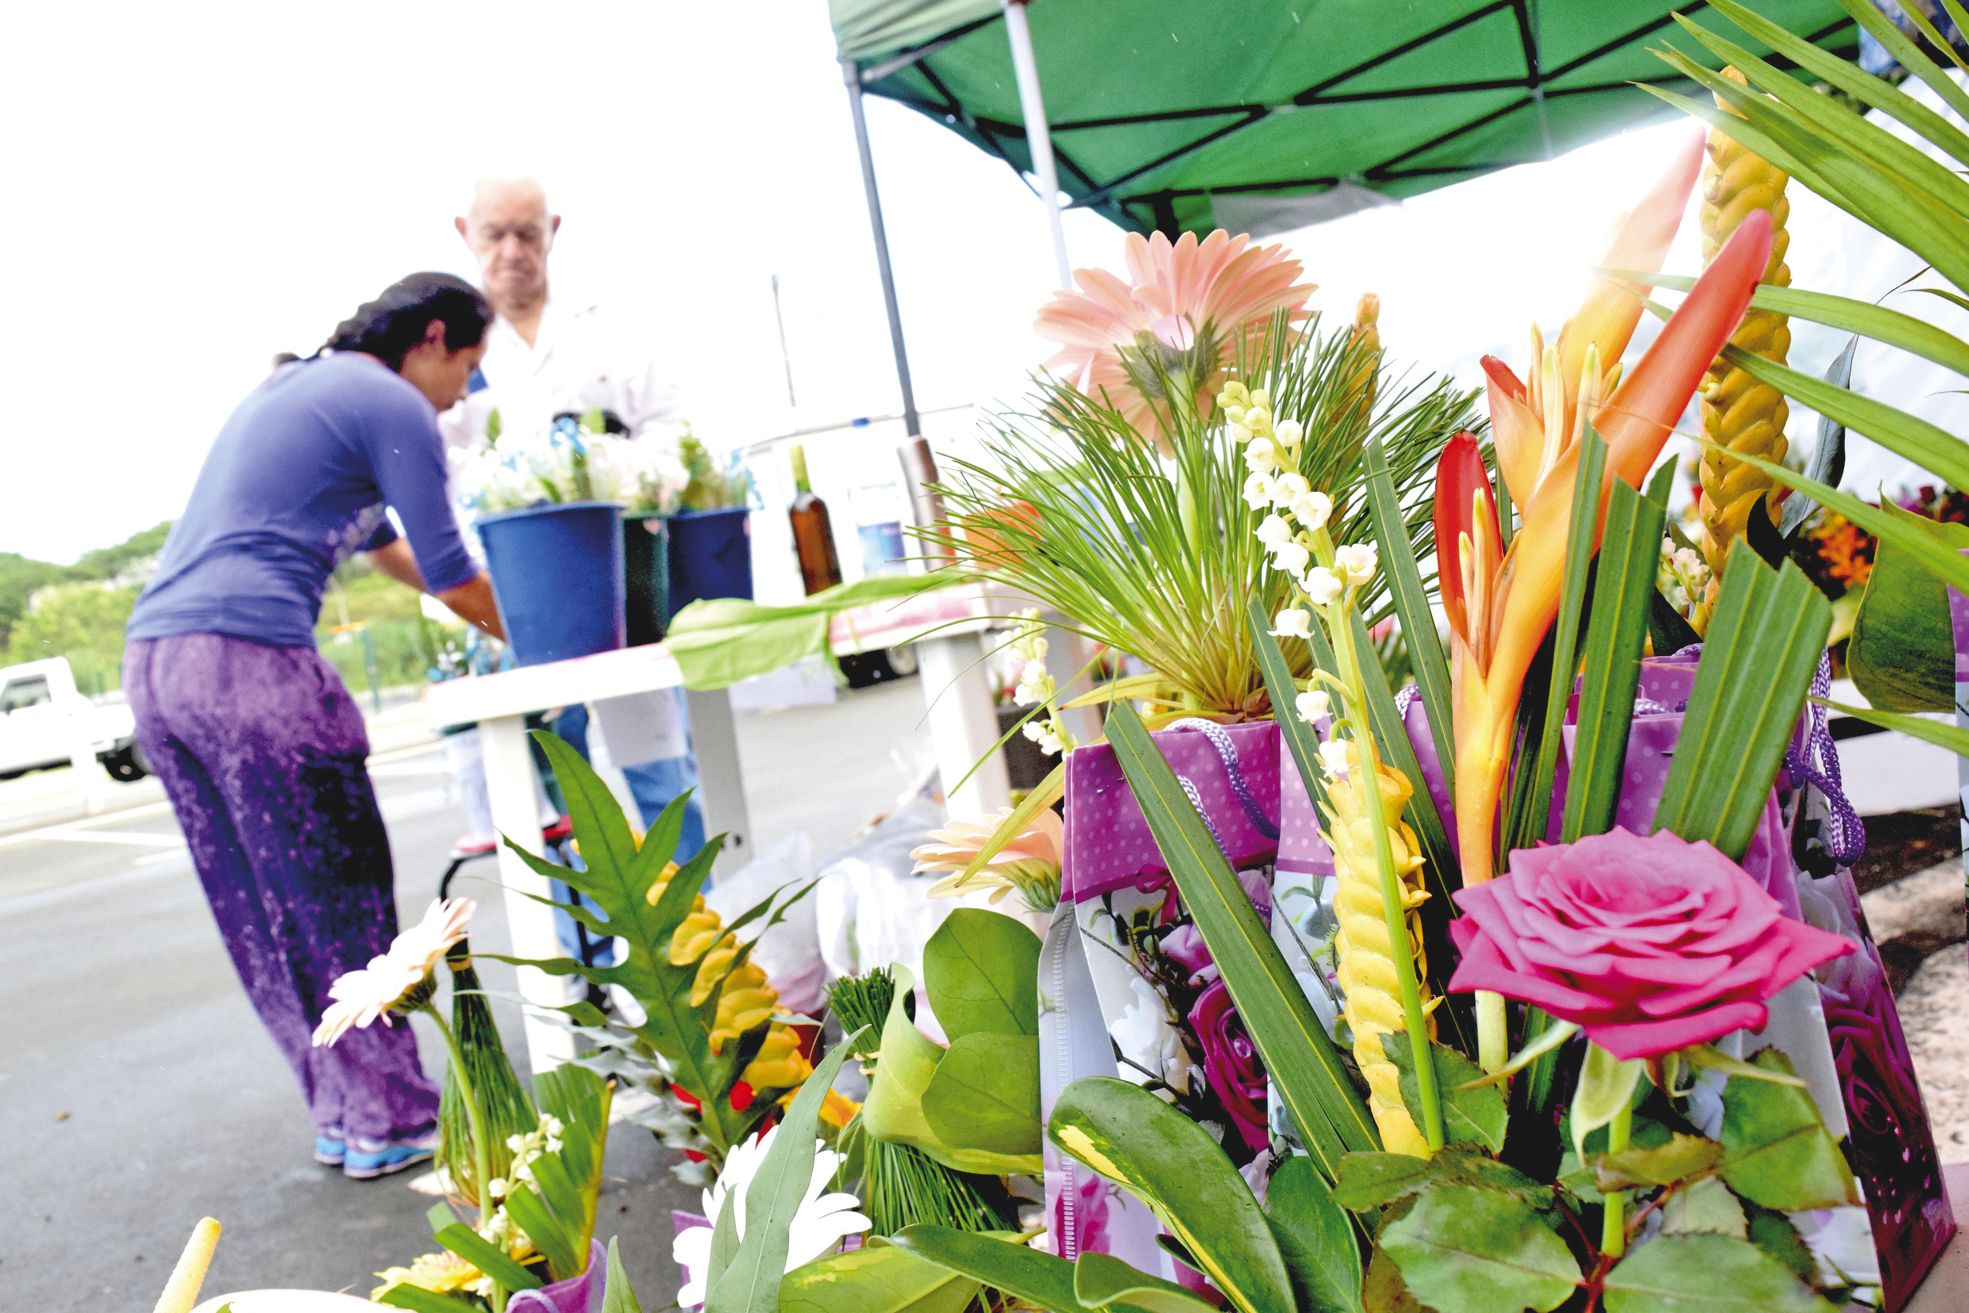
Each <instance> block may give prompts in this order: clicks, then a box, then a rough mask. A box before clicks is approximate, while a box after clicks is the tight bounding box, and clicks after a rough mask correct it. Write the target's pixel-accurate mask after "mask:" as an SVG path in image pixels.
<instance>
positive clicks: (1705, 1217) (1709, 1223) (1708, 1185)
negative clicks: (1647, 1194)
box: [1661, 1176, 1750, 1240]
mask: <svg viewBox="0 0 1969 1313" xmlns="http://www.w3.org/2000/svg"><path fill="white" fill-rule="evenodd" d="M1661 1229H1662V1232H1663V1234H1665V1235H1723V1236H1733V1237H1735V1238H1736V1239H1738V1240H1742V1239H1744V1238H1745V1237H1746V1236H1748V1235H1749V1233H1750V1228H1749V1224H1748V1222H1747V1220H1746V1219H1745V1217H1744V1215H1743V1203H1742V1202H1741V1201H1740V1200H1739V1199H1738V1198H1737V1197H1736V1196H1735V1195H1733V1194H1731V1193H1730V1187H1729V1186H1727V1185H1724V1184H1723V1183H1722V1182H1721V1181H1719V1180H1717V1179H1716V1178H1715V1177H1713V1176H1710V1177H1705V1178H1703V1179H1702V1180H1700V1181H1697V1182H1696V1183H1695V1184H1693V1185H1689V1186H1685V1187H1684V1188H1682V1189H1680V1190H1676V1191H1674V1192H1673V1193H1671V1194H1670V1195H1669V1196H1668V1198H1667V1199H1666V1200H1665V1201H1663V1203H1662V1205H1661Z"/></svg>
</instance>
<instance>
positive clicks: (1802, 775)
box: [1784, 653, 1866, 866]
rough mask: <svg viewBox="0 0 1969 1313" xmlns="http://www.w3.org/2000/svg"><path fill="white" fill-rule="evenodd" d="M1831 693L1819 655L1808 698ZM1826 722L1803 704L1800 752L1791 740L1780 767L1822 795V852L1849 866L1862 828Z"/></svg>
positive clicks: (1820, 711)
mask: <svg viewBox="0 0 1969 1313" xmlns="http://www.w3.org/2000/svg"><path fill="white" fill-rule="evenodd" d="M1831 692H1832V659H1831V657H1830V656H1829V655H1827V654H1825V653H1821V654H1820V656H1819V668H1818V669H1817V670H1816V671H1815V672H1813V675H1812V693H1811V696H1812V697H1814V698H1823V697H1826V696H1828V695H1829V694H1830V693H1831ZM1828 720H1829V717H1828V715H1827V713H1826V709H1825V707H1824V706H1823V705H1821V704H1820V703H1817V702H1808V703H1807V704H1806V707H1805V742H1804V745H1803V750H1802V751H1801V750H1800V747H1799V744H1798V741H1797V739H1796V738H1795V737H1794V738H1793V740H1792V742H1791V744H1790V745H1788V746H1787V747H1786V748H1785V750H1784V767H1785V770H1786V771H1788V772H1790V774H1791V776H1792V777H1793V778H1794V779H1803V780H1805V781H1807V782H1809V783H1811V784H1812V785H1814V786H1816V787H1817V789H1818V791H1819V792H1820V793H1823V794H1824V795H1825V798H1826V803H1827V810H1828V812H1829V813H1830V815H1829V816H1828V817H1827V819H1826V844H1825V847H1826V852H1827V853H1829V854H1830V855H1831V856H1832V858H1833V860H1835V861H1837V862H1839V863H1840V864H1841V865H1842V866H1850V865H1852V864H1853V863H1854V862H1857V861H1858V860H1859V859H1860V853H1861V852H1863V851H1864V850H1865V848H1866V826H1865V825H1864V824H1863V823H1862V822H1861V820H1860V815H1859V813H1858V812H1856V811H1854V810H1853V804H1852V803H1850V802H1848V801H1847V800H1846V788H1845V784H1844V782H1843V781H1842V779H1841V777H1840V771H1839V750H1838V749H1837V748H1836V747H1834V746H1833V742H1832V729H1831V726H1830V725H1829V724H1828V723H1827V722H1828Z"/></svg>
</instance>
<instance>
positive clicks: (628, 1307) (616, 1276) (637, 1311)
mask: <svg viewBox="0 0 1969 1313" xmlns="http://www.w3.org/2000/svg"><path fill="white" fill-rule="evenodd" d="M606 1270H607V1273H608V1283H607V1284H606V1285H604V1286H603V1287H602V1313H643V1306H642V1304H641V1303H639V1302H638V1301H637V1299H636V1291H635V1288H634V1287H633V1286H631V1285H630V1284H629V1273H628V1272H626V1271H625V1270H623V1267H622V1255H621V1254H619V1253H617V1252H616V1245H615V1237H614V1236H610V1237H609V1239H608V1268H607V1269H606Z"/></svg>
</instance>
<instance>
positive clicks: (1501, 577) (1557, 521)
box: [1435, 137, 1771, 884]
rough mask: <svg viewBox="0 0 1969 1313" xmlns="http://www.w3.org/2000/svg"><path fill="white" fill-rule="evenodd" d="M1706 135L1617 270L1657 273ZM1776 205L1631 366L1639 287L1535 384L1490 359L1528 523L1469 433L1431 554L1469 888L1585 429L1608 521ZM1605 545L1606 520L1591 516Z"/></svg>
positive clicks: (1546, 607)
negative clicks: (1448, 666) (1598, 456)
mask: <svg viewBox="0 0 1969 1313" xmlns="http://www.w3.org/2000/svg"><path fill="white" fill-rule="evenodd" d="M1701 144H1702V140H1701V138H1700V137H1698V138H1696V139H1695V141H1694V145H1695V147H1696V149H1695V150H1694V151H1693V152H1692V153H1691V155H1690V157H1689V158H1688V159H1687V160H1685V161H1683V162H1682V164H1681V165H1680V166H1679V167H1678V168H1677V169H1675V170H1673V171H1672V172H1671V173H1670V175H1669V176H1668V178H1667V179H1665V180H1664V182H1663V183H1662V184H1661V185H1660V186H1658V187H1657V188H1656V189H1655V190H1654V191H1653V192H1652V193H1651V194H1650V195H1649V197H1648V198H1647V200H1646V201H1645V202H1644V203H1643V204H1642V205H1641V206H1640V207H1638V208H1637V209H1636V210H1635V211H1634V213H1633V214H1632V215H1631V216H1630V217H1629V219H1628V221H1627V223H1626V224H1625V226H1624V227H1623V228H1622V230H1621V233H1620V235H1619V236H1618V237H1616V238H1615V241H1614V245H1613V248H1612V250H1611V251H1610V252H1609V254H1608V257H1607V265H1608V266H1609V267H1617V268H1626V269H1633V270H1653V269H1655V268H1657V267H1659V265H1660V262H1661V259H1662V257H1663V255H1664V254H1665V253H1666V252H1667V249H1668V244H1669V242H1670V240H1671V239H1672V238H1673V237H1674V235H1675V227H1676V223H1677V221H1678V220H1679V219H1680V216H1681V211H1682V208H1683V206H1684V204H1685V202H1686V200H1687V197H1688V193H1689V189H1690V188H1691V187H1692V186H1693V185H1694V183H1695V174H1696V165H1697V163H1698V162H1699V161H1700V158H1701ZM1770 244H1771V227H1770V221H1769V216H1768V215H1763V214H1755V215H1752V216H1750V218H1748V219H1746V220H1745V221H1744V222H1743V223H1742V224H1741V225H1739V226H1738V228H1737V231H1736V233H1735V235H1734V236H1732V237H1731V239H1730V241H1729V243H1728V244H1727V245H1725V246H1724V248H1723V249H1722V250H1721V251H1720V252H1719V253H1718V254H1717V256H1716V258H1715V259H1714V260H1713V261H1712V262H1711V263H1710V266H1709V268H1708V270H1707V271H1705V272H1704V274H1703V275H1702V277H1701V279H1700V280H1698V281H1697V283H1696V285H1695V288H1694V289H1693V290H1692V291H1691V292H1690V293H1689V295H1688V297H1687V298H1686V299H1685V300H1684V301H1683V302H1682V305H1681V306H1680V308H1678V309H1677V310H1676V312H1675V314H1674V315H1673V316H1672V317H1671V318H1670V319H1669V321H1668V323H1667V324H1666V325H1665V326H1664V327H1663V328H1662V331H1661V336H1660V337H1658V338H1656V339H1655V342H1654V345H1652V346H1651V347H1649V348H1648V350H1647V351H1646V352H1645V353H1644V354H1643V355H1642V357H1641V359H1640V361H1639V362H1638V363H1637V364H1636V365H1635V366H1634V368H1633V369H1632V370H1631V371H1629V372H1627V373H1626V374H1624V375H1623V374H1622V373H1621V372H1620V370H1619V366H1618V361H1619V360H1620V357H1621V353H1622V352H1623V351H1625V350H1626V347H1627V341H1628V338H1629V336H1630V335H1631V334H1632V333H1633V331H1634V325H1635V321H1636V320H1637V319H1638V317H1639V314H1640V304H1639V301H1638V300H1637V299H1636V298H1635V297H1634V295H1633V291H1634V289H1633V288H1631V287H1629V286H1624V285H1622V284H1618V283H1613V282H1611V281H1607V280H1602V281H1601V283H1600V284H1599V285H1598V286H1596V289H1595V290H1594V292H1593V293H1592V294H1591V295H1590V296H1589V297H1588V299H1587V302H1586V305H1585V306H1584V307H1583V308H1582V309H1581V310H1580V312H1579V314H1577V315H1575V316H1574V317H1573V318H1572V319H1571V320H1570V321H1568V323H1567V324H1566V326H1565V328H1564V330H1563V331H1561V333H1560V335H1559V340H1558V342H1557V344H1556V345H1554V346H1551V347H1543V348H1542V349H1541V350H1540V356H1541V357H1542V358H1541V359H1539V360H1536V361H1534V362H1533V364H1534V371H1533V374H1532V377H1533V380H1534V381H1533V384H1532V385H1531V386H1529V387H1528V386H1527V385H1526V384H1525V383H1523V382H1521V381H1520V380H1519V379H1518V377H1517V376H1516V375H1515V374H1513V373H1512V372H1511V371H1510V370H1509V369H1508V368H1506V367H1505V365H1504V364H1503V362H1501V361H1499V360H1496V359H1494V358H1489V357H1486V358H1485V360H1484V368H1485V370H1486V372H1487V373H1488V374H1489V378H1490V409H1491V436H1492V441H1493V442H1494V443H1495V445H1496V450H1497V463H1498V466H1499V468H1501V469H1502V470H1503V472H1504V481H1505V484H1506V486H1507V487H1508V488H1509V489H1510V492H1511V498H1512V500H1513V501H1514V502H1516V503H1517V505H1518V508H1519V514H1520V516H1521V523H1520V525H1519V529H1518V533H1517V535H1516V537H1515V538H1513V540H1512V542H1511V546H1510V548H1509V550H1508V551H1507V550H1505V549H1504V548H1503V546H1502V535H1501V534H1500V533H1499V530H1498V523H1497V508H1496V505H1495V503H1494V502H1493V500H1492V498H1491V490H1490V487H1489V484H1488V482H1487V481H1486V480H1485V478H1484V470H1483V463H1482V459H1481V457H1480V455H1479V453H1478V450H1477V444H1476V441H1475V439H1474V438H1472V437H1470V436H1469V435H1468V434H1459V435H1458V436H1457V437H1456V438H1455V439H1453V440H1452V441H1451V442H1450V444H1449V447H1448V449H1447V450H1446V451H1445V452H1444V453H1443V457H1442V460H1441V462H1440V464H1439V466H1438V469H1437V483H1436V508H1435V510H1436V552H1437V557H1438V565H1439V577H1440V579H1441V586H1442V599H1443V609H1444V611H1445V613H1446V614H1447V616H1448V619H1449V625H1450V648H1451V653H1452V661H1453V665H1452V679H1453V682H1454V694H1453V696H1454V702H1455V712H1454V719H1455V725H1454V730H1455V733H1454V738H1455V743H1456V824H1457V832H1458V834H1457V841H1458V847H1459V848H1460V850H1461V851H1460V854H1459V855H1460V857H1461V859H1462V864H1463V880H1464V883H1465V884H1481V883H1482V882H1483V881H1485V880H1488V879H1489V878H1490V877H1491V874H1492V862H1493V857H1494V854H1493V852H1492V847H1493V839H1494V835H1495V827H1496V821H1497V804H1498V799H1499V796H1500V795H1501V793H1502V791H1503V784H1504V779H1505V776H1506V773H1507V772H1508V770H1509V768H1510V755H1511V734H1512V730H1513V727H1514V726H1515V725H1516V723H1517V711H1518V702H1519V698H1520V697H1521V695H1522V692H1523V688H1524V681H1525V675H1526V672H1527V671H1528V670H1529V669H1530V668H1531V663H1532V659H1533V657H1534V656H1535V655H1536V653H1537V651H1538V647H1539V644H1540V643H1542V642H1543V641H1544V639H1545V634H1546V632H1547V631H1548V630H1549V629H1551V627H1552V622H1553V619H1554V617H1555V616H1556V615H1557V614H1558V609H1559V590H1560V584H1561V582H1562V575H1563V573H1564V568H1563V567H1564V563H1565V559H1566V550H1567V541H1568V539H1569V538H1570V536H1571V532H1570V531H1571V517H1572V500H1573V487H1574V483H1575V481H1576V480H1577V478H1578V466H1579V446H1578V444H1579V439H1580V436H1581V434H1582V432H1583V431H1584V427H1585V424H1586V422H1587V421H1588V420H1589V419H1590V420H1591V422H1592V424H1593V427H1594V429H1595V430H1596V431H1597V432H1598V433H1599V435H1600V436H1601V438H1603V439H1604V440H1605V441H1606V444H1607V463H1606V471H1605V473H1604V474H1603V476H1602V486H1601V490H1600V499H1599V502H1600V509H1599V515H1600V517H1601V522H1603V521H1604V517H1605V515H1606V505H1607V494H1608V489H1609V488H1610V487H1611V485H1612V481H1613V480H1614V479H1619V480H1621V481H1622V482H1624V483H1626V484H1627V485H1628V486H1630V487H1638V486H1640V484H1641V481H1642V480H1643V479H1645V478H1646V477H1647V473H1648V470H1649V468H1650V467H1652V466H1653V464H1654V462H1655V458H1656V457H1657V456H1659V455H1660V454H1661V449H1662V447H1663V445H1664V444H1665V443H1666V442H1667V441H1668V435H1669V433H1670V431H1671V426H1672V425H1674V423H1675V421H1676V420H1677V419H1678V418H1679V417H1680V416H1681V414H1682V411H1683V409H1684V408H1685V407H1686V406H1687V405H1688V403H1689V398H1690V397H1691V396H1692V395H1693V394H1694V392H1695V389H1696V386H1697V384H1699V383H1700V382H1701V381H1702V375H1703V370H1704V369H1706V368H1707V367H1708V365H1709V362H1710V361H1711V360H1713V359H1714V358H1715V356H1716V352H1717V351H1718V350H1719V349H1721V347H1722V346H1723V344H1724V343H1725V342H1727V341H1728V340H1729V337H1730V334H1731V333H1732V332H1734V331H1735V329H1736V326H1737V321H1738V320H1740V319H1741V318H1742V317H1743V312H1744V309H1745V307H1746V306H1748V305H1749V304H1750V297H1751V293H1752V292H1754V291H1755V290H1756V287H1757V280H1758V278H1759V276H1760V275H1761V274H1762V273H1763V270H1764V262H1765V258H1766V256H1767V255H1768V254H1769V251H1770ZM1593 533H1594V536H1595V539H1596V545H1597V539H1598V535H1599V533H1600V522H1596V523H1595V525H1594V529H1593Z"/></svg>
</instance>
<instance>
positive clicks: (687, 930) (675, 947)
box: [649, 863, 798, 1085]
mask: <svg viewBox="0 0 1969 1313" xmlns="http://www.w3.org/2000/svg"><path fill="white" fill-rule="evenodd" d="M676 872H677V867H676V866H675V864H674V863H673V864H672V865H671V866H670V867H669V868H668V869H667V870H665V871H664V873H663V875H662V876H661V877H659V878H658V879H657V881H656V883H655V884H654V885H652V886H651V887H650V892H649V901H650V902H651V903H655V902H656V900H657V899H659V898H661V897H662V896H663V890H664V888H665V886H666V885H668V883H669V881H670V877H671V876H673V875H675V874H676ZM669 956H670V964H671V965H672V966H689V965H690V964H691V963H692V962H696V963H697V975H696V977H695V978H694V979H693V980H692V981H691V992H690V1004H691V1006H692V1007H702V1006H703V1005H704V1001H705V1000H706V999H708V998H710V997H711V992H712V991H713V990H719V993H718V1009H717V1013H716V1015H715V1016H714V1017H713V1019H712V1023H711V1051H712V1052H713V1053H716V1052H718V1051H719V1050H720V1049H722V1048H723V1047H724V1046H725V1044H726V1043H727V1042H728V1041H731V1040H734V1039H737V1038H738V1037H739V1036H741V1035H744V1034H747V1033H748V1032H750V1031H753V1030H756V1029H758V1028H759V1027H760V1026H763V1025H765V1024H766V1023H767V1022H769V1021H771V1020H772V1016H773V1013H774V1012H776V1011H778V1010H779V991H778V990H776V989H774V988H773V986H772V982H771V981H769V980H768V979H767V978H766V973H765V970H764V969H763V968H761V967H760V966H759V965H758V964H756V963H754V962H752V961H750V960H748V961H746V962H744V963H743V964H741V965H739V966H737V967H733V966H732V962H733V960H734V959H735V958H737V956H738V940H737V939H735V938H734V937H733V936H732V935H731V934H730V932H728V931H727V930H726V929H725V923H724V921H723V920H721V919H720V918H719V916H718V914H717V912H715V911H713V910H712V909H711V908H710V907H709V906H708V905H707V904H706V903H705V901H704V899H703V897H702V896H699V897H698V898H697V900H696V904H695V906H694V907H693V909H692V911H691V913H690V915H688V916H686V917H685V918H684V919H683V920H682V921H681V922H679V923H678V926H677V929H676V931H675V932H674V933H673V934H672V935H671V937H670V953H669ZM721 982H722V984H723V988H722V989H721V990H720V989H719V985H720V983H721ZM767 1043H768V1045H774V1044H778V1045H780V1046H781V1047H783V1046H784V1045H785V1044H788V1043H793V1039H792V1031H790V1030H788V1029H787V1028H786V1027H784V1026H780V1025H774V1026H773V1028H772V1031H771V1032H770V1033H769V1034H768V1035H767ZM797 1047H798V1046H797V1044H795V1048H797ZM762 1052H764V1050H762ZM755 1061H756V1059H755ZM745 1079H747V1080H751V1078H750V1077H746V1078H745ZM752 1083H753V1084H755V1085H757V1084H758V1082H756V1081H754V1082H752ZM795 1083H796V1084H797V1082H795Z"/></svg>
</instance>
